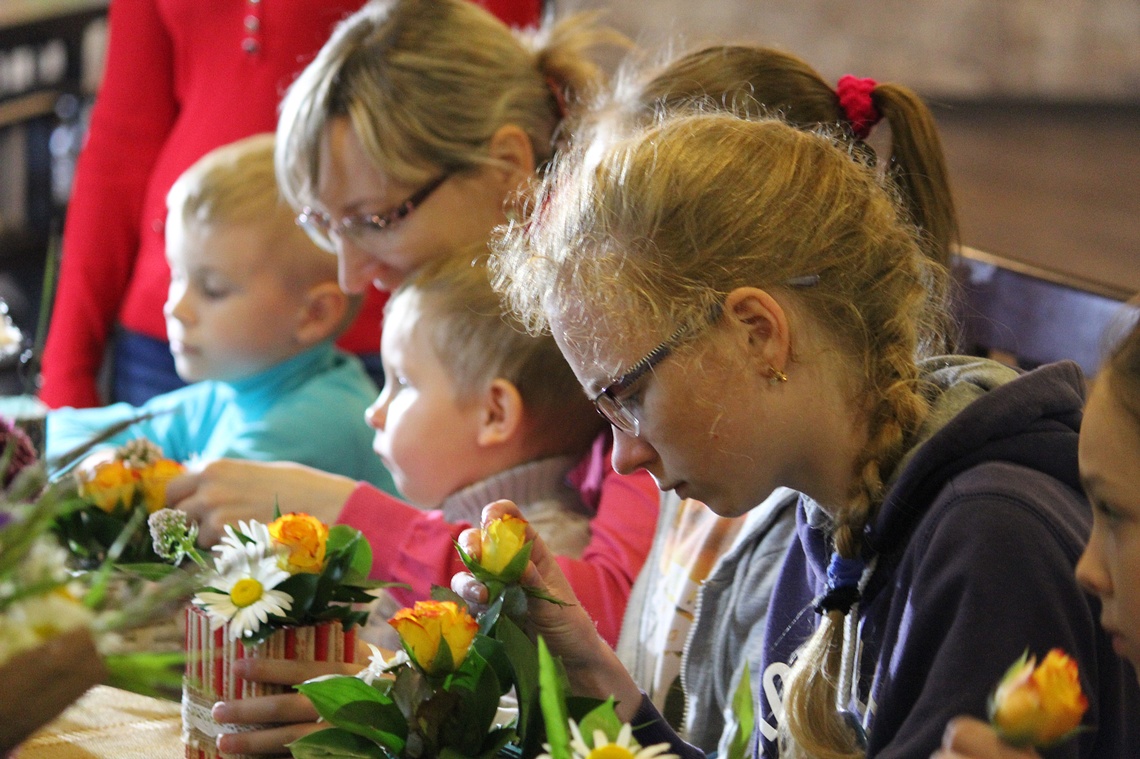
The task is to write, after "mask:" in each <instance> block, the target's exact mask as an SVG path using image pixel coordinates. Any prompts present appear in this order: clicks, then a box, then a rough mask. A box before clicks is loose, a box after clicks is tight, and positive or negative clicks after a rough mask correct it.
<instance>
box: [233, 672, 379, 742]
mask: <svg viewBox="0 0 1140 759" xmlns="http://www.w3.org/2000/svg"><path fill="white" fill-rule="evenodd" d="M361 669H363V667H362V665H360V664H337V663H332V662H299V661H282V660H279V659H239V660H238V661H236V662H234V665H233V670H234V674H235V675H236V676H238V677H241V678H244V679H246V680H253V681H256V682H262V683H276V684H278V685H297V684H298V683H303V682H305V681H306V680H309V679H312V678H314V677H320V676H322V675H355V674H356V673H357V672H359V671H360V670H361ZM211 714H212V715H213V717H214V719H215V720H217V721H218V722H228V723H232V724H238V725H265V728H264V729H262V730H252V731H250V732H245V733H226V734H225V735H220V736H218V750H219V751H221V752H222V753H224V754H282V755H288V754H289V750H288V749H287V748H285V745H286V744H288V743H292V742H293V741H295V740H297V739H298V738H301V737H303V736H306V735H308V734H309V733H312V732H315V731H317V730H322V729H324V728H326V727H328V725H326V724H321V723H318V722H317V710H316V709H315V708H313V704H312V703H311V702H310V701H309V699H308V698H306V697H305V696H302V695H301V694H300V693H282V694H281V695H277V696H259V697H256V698H243V699H238V700H235V701H219V702H218V703H216V704H214V709H213V711H212V712H211ZM282 723H284V724H282Z"/></svg>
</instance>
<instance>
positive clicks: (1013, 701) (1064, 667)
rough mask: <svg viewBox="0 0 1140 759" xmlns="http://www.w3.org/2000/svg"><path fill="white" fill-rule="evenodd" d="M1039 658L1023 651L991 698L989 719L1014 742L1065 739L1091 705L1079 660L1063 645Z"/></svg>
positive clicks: (1030, 743) (1025, 743) (1041, 744)
mask: <svg viewBox="0 0 1140 759" xmlns="http://www.w3.org/2000/svg"><path fill="white" fill-rule="evenodd" d="M1036 664H1037V659H1036V657H1033V656H1029V655H1028V652H1027V653H1026V654H1023V655H1022V657H1021V658H1020V659H1019V660H1018V661H1016V662H1015V663H1014V665H1013V666H1012V667H1010V668H1009V671H1008V672H1006V673H1005V677H1003V678H1002V680H1001V682H1000V683H998V687H997V690H996V691H995V692H994V695H993V698H992V699H991V700H990V721H991V722H993V724H994V727H995V728H997V731H998V733H1000V734H1001V736H1002V738H1004V739H1005V740H1006V742H1008V743H1011V744H1013V745H1015V746H1038V747H1046V746H1050V745H1052V744H1054V743H1056V742H1058V741H1060V740H1062V739H1063V738H1065V737H1066V736H1068V735H1069V734H1070V733H1072V732H1073V731H1074V730H1076V729H1077V727H1078V726H1079V725H1080V724H1081V718H1082V717H1084V714H1085V710H1086V709H1088V705H1089V702H1088V699H1087V698H1085V694H1084V693H1082V692H1081V679H1080V674H1079V673H1078V671H1077V663H1076V662H1075V661H1073V660H1072V659H1071V658H1069V657H1068V656H1067V655H1066V654H1065V652H1064V651H1061V650H1060V649H1058V648H1055V649H1053V650H1052V651H1050V652H1049V653H1048V654H1047V655H1046V656H1045V660H1044V661H1042V662H1041V665H1040V666H1035V665H1036Z"/></svg>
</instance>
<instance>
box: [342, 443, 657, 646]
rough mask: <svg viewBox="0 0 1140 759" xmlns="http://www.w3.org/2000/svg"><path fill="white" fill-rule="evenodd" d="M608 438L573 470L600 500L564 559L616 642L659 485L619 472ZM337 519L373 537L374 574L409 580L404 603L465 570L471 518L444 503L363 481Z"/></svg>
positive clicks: (586, 492)
mask: <svg viewBox="0 0 1140 759" xmlns="http://www.w3.org/2000/svg"><path fill="white" fill-rule="evenodd" d="M607 441H608V435H607V436H604V437H603V438H599V444H597V445H595V446H594V448H593V450H592V451H591V452H590V455H589V456H588V457H587V458H586V459H585V460H583V462H582V465H580V466H579V467H578V469H577V470H575V473H573V474H572V477H573V478H574V480H575V482H576V483H577V484H578V485H579V487H580V489H581V490H582V495H583V500H584V501H585V502H586V503H588V504H591V505H592V504H596V505H597V514H596V515H595V516H594V518H593V520H592V521H591V523H590V529H591V538H590V544H589V545H587V546H586V550H585V551H584V552H583V554H582V558H581V559H570V558H567V557H559V559H558V563H559V564H560V565H561V567H562V571H563V572H565V573H566V577H567V578H568V579H569V580H570V585H571V586H572V587H573V588H574V593H575V594H576V595H577V596H578V600H580V601H581V602H582V606H583V607H584V608H585V609H586V611H587V612H589V614H590V616H591V617H592V618H593V619H594V621H595V622H596V623H597V625H598V632H599V633H601V635H602V637H603V638H605V639H606V641H607V642H609V644H610V645H611V646H612V645H615V644H616V643H617V637H618V632H619V631H620V630H621V621H622V615H623V614H625V605H626V602H627V601H628V600H629V592H630V589H631V588H632V587H633V581H634V580H635V579H636V577H637V573H638V572H639V571H641V565H642V564H643V563H645V557H646V556H647V555H648V553H649V547H650V545H651V543H652V542H653V533H654V528H655V526H656V524H657V506H658V492H657V488H656V486H655V485H654V483H653V479H652V478H651V477H650V476H649V475H648V474H647V473H645V472H637V473H635V474H632V475H628V476H622V475H619V474H617V473H615V472H614V471H613V468H612V467H611V466H610V464H609V456H608V454H609V446H608V445H607ZM338 521H339V522H341V523H343V524H348V525H351V526H353V527H355V528H357V529H358V530H360V531H361V532H363V533H364V535H365V536H366V537H367V538H368V540H369V542H371V543H372V549H373V564H372V576H373V577H374V578H376V579H380V580H387V581H394V582H404V583H407V584H409V585H411V587H412V591H411V593H407V592H400V591H396V592H395V593H394V595H395V596H396V598H397V599H398V600H399V601H400V602H402V603H411V602H412V601H413V600H415V599H417V598H420V599H422V598H427V596H428V592H429V591H430V589H431V586H432V585H444V586H447V585H450V583H451V577H452V575H454V574H455V573H456V572H460V571H462V570H463V565H462V563H461V562H460V561H459V556H458V554H457V553H456V551H455V546H454V544H453V543H454V540H455V539H456V538H457V537H458V536H459V533H460V532H462V531H463V530H464V529H466V528H467V527H468V526H469V525H467V524H451V523H448V522H446V521H444V519H443V517H442V515H441V514H440V512H438V511H420V510H419V509H417V508H415V507H414V506H411V505H409V504H406V503H404V502H402V501H400V500H399V499H397V498H394V497H392V496H390V495H388V494H386V493H384V492H382V491H380V490H377V489H376V488H374V487H372V486H370V485H367V484H363V483H361V484H360V485H357V487H356V490H354V491H353V493H352V495H351V496H349V498H348V501H346V502H345V506H344V509H343V510H342V511H341V513H340V516H339V518H338Z"/></svg>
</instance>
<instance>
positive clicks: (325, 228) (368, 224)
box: [297, 173, 451, 253]
mask: <svg viewBox="0 0 1140 759" xmlns="http://www.w3.org/2000/svg"><path fill="white" fill-rule="evenodd" d="M449 176H451V175H450V174H447V173H444V174H440V175H439V176H438V177H436V178H435V179H433V180H431V181H430V182H428V183H427V184H425V185H424V186H423V187H421V188H420V189H418V190H416V191H415V192H413V193H412V194H411V195H409V196H408V197H407V199H406V200H404V201H403V202H402V203H400V204H399V205H397V206H396V207H395V208H393V209H392V210H390V211H386V212H384V213H378V214H376V213H373V214H360V215H357V216H345V217H344V218H342V219H340V220H339V221H335V220H333V219H332V218H330V217H329V215H328V214H327V213H325V212H323V211H318V210H316V209H315V208H311V207H309V206H305V207H304V208H302V209H301V213H299V214H297V226H299V227H301V229H303V230H305V232H306V233H307V234H308V235H309V238H310V239H312V241H313V242H315V243H316V244H317V245H319V246H320V247H321V248H323V249H324V250H327V251H328V252H330V253H336V240H337V239H351V240H352V241H353V242H355V243H356V244H358V245H361V246H363V247H368V246H369V245H370V240H371V239H372V238H373V237H375V236H377V235H379V234H380V233H382V232H383V231H384V230H386V229H387V228H388V227H390V226H392V225H393V224H395V223H396V222H398V221H400V220H401V219H403V218H404V217H406V216H407V215H408V214H410V213H411V212H412V211H414V210H416V208H418V207H419V206H420V205H422V204H423V202H424V201H425V200H427V199H428V196H429V195H431V194H432V193H433V192H435V191H436V190H437V189H439V186H440V185H442V184H443V183H444V182H445V181H447V178H448V177H449Z"/></svg>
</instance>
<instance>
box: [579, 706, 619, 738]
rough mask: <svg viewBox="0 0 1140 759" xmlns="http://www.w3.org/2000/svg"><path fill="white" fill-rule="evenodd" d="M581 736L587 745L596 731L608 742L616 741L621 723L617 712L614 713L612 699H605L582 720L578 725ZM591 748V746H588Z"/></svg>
mask: <svg viewBox="0 0 1140 759" xmlns="http://www.w3.org/2000/svg"><path fill="white" fill-rule="evenodd" d="M578 727H579V728H580V730H581V733H582V736H583V737H584V738H586V742H587V744H590V743H591V742H592V740H593V735H594V733H595V732H596V731H598V730H601V731H602V732H603V733H604V734H605V736H606V737H607V738H609V739H610V741H611V742H612V741H616V740H617V737H618V734H619V733H621V728H622V721H621V720H620V719H618V716H617V712H615V711H614V700H613V698H607V699H606V700H605V701H603V702H602V703H601V704H599V705H598V706H596V707H594V709H592V710H591V711H590V713H589V714H587V715H586V716H585V717H583V718H582V720H581V721H580V722H579V723H578ZM590 747H591V748H593V746H592V745H591V746H590Z"/></svg>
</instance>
